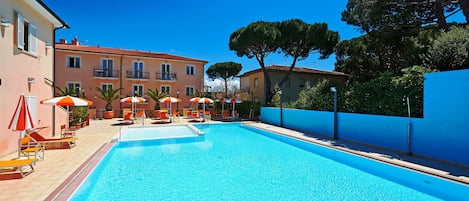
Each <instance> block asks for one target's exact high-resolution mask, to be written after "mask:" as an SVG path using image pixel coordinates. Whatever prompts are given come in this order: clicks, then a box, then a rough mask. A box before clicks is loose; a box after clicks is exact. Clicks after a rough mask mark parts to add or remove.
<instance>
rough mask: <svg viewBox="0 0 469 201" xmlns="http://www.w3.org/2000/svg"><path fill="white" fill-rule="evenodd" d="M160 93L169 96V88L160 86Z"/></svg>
mask: <svg viewBox="0 0 469 201" xmlns="http://www.w3.org/2000/svg"><path fill="white" fill-rule="evenodd" d="M160 91H161V93H163V92H164V93H167V94H171V87H170V86H161V90H160Z"/></svg>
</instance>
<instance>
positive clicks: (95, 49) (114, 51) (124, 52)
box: [55, 43, 208, 63]
mask: <svg viewBox="0 0 469 201" xmlns="http://www.w3.org/2000/svg"><path fill="white" fill-rule="evenodd" d="M55 49H56V50H68V51H78V52H91V53H103V54H116V55H127V56H138V57H151V58H160V59H172V60H184V61H195V62H203V63H208V61H206V60H201V59H193V58H188V57H182V56H176V55H171V54H164V53H157V52H143V51H138V50H125V49H118V48H105V47H99V46H86V45H72V44H61V43H56V44H55Z"/></svg>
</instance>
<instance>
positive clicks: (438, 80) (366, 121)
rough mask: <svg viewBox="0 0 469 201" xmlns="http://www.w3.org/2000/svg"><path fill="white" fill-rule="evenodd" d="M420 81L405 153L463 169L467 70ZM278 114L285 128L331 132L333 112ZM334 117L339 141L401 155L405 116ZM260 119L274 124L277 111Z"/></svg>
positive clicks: (468, 131) (468, 148) (468, 116)
mask: <svg viewBox="0 0 469 201" xmlns="http://www.w3.org/2000/svg"><path fill="white" fill-rule="evenodd" d="M424 78H425V80H424V114H423V115H424V117H423V118H411V119H410V122H411V135H410V136H411V138H410V139H411V140H410V142H411V143H410V152H412V154H415V155H421V156H426V157H431V158H436V159H440V160H445V161H449V162H454V163H459V164H463V165H469V69H468V70H458V71H447V72H437V73H430V74H426V75H425V76H424ZM338 98H340V97H338ZM403 107H405V106H404V105H403ZM282 113H283V126H284V127H286V128H291V129H294V130H298V131H302V132H305V133H316V134H321V135H326V136H330V137H332V136H333V134H334V113H333V112H325V111H314V110H298V109H285V108H284V109H283V110H282ZM337 119H338V123H337V124H338V137H339V139H345V140H350V141H355V142H360V143H364V144H370V145H374V146H379V147H384V148H388V149H393V150H398V151H402V152H407V125H408V121H409V118H407V117H394V116H382V115H369V114H355V113H342V112H339V113H338V115H337ZM261 121H262V122H265V123H269V124H273V125H280V108H272V107H262V108H261Z"/></svg>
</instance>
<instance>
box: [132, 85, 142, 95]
mask: <svg viewBox="0 0 469 201" xmlns="http://www.w3.org/2000/svg"><path fill="white" fill-rule="evenodd" d="M132 88H133V93H134V96H141V97H143V96H144V95H145V94H144V93H143V92H144V91H143V85H141V84H136V85H134V86H133V87H132Z"/></svg>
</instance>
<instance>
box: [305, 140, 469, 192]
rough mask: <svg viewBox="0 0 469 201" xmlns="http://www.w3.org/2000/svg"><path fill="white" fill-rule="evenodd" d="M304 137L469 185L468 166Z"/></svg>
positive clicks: (371, 147)
mask: <svg viewBox="0 0 469 201" xmlns="http://www.w3.org/2000/svg"><path fill="white" fill-rule="evenodd" d="M304 135H305V136H307V137H309V138H313V139H316V140H318V141H322V142H323V143H326V144H328V143H329V144H330V145H331V147H332V148H336V149H339V150H343V151H347V152H352V153H355V154H358V155H361V156H365V157H369V158H373V159H376V160H379V161H383V162H387V163H392V164H394V165H398V166H403V167H406V168H409V169H413V170H417V171H421V172H425V173H428V174H432V175H435V176H439V177H444V178H447V179H451V180H455V181H458V182H461V183H465V184H469V166H463V165H460V164H455V163H450V162H446V161H442V160H436V159H433V158H428V157H424V156H419V155H412V154H411V155H407V154H406V153H404V152H400V151H395V150H390V149H385V148H382V147H374V146H371V145H366V144H360V143H356V142H351V141H347V140H342V139H332V138H330V137H328V136H322V135H316V134H304Z"/></svg>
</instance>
